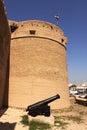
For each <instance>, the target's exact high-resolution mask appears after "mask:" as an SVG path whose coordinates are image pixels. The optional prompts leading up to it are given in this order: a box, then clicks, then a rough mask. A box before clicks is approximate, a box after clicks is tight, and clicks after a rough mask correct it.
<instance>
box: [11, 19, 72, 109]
mask: <svg viewBox="0 0 87 130" xmlns="http://www.w3.org/2000/svg"><path fill="white" fill-rule="evenodd" d="M25 23H26V22H24V24H23V23H22V22H21V23H20V24H19V23H18V29H17V30H16V31H15V32H14V33H12V40H11V55H10V59H11V61H10V87H9V106H13V107H20V108H26V107H27V106H28V105H29V104H32V103H35V102H37V101H40V100H43V99H45V98H48V97H51V96H53V95H55V94H57V93H59V94H60V96H61V99H59V100H56V101H54V102H53V103H51V108H52V109H58V108H66V107H69V106H70V102H69V93H68V74H67V60H66V47H65V46H66V41H67V39H66V38H65V37H64V35H63V32H62V31H61V29H59V28H57V27H55V25H53V28H54V27H55V28H56V29H57V33H56V31H55V29H54V30H53V31H52V30H50V29H49V28H48V29H47V28H46V27H44V30H43V29H42V27H41V25H43V24H44V25H45V24H46V23H45V22H42V24H41V22H40V24H41V25H39V22H38V21H34V23H33V26H34V25H36V24H37V23H38V26H40V28H39V27H38V26H37V27H36V26H34V27H32V26H31V23H32V22H31V21H30V22H29V21H28V23H27V24H28V25H26V24H25ZM21 24H22V25H21ZM47 25H48V24H47ZM20 26H21V28H22V29H20ZM45 26H46V25H45ZM49 26H50V24H49ZM30 30H36V33H35V34H30V33H29V32H30ZM54 32H55V33H56V35H55V34H54ZM51 33H52V34H51ZM23 34H24V35H23ZM57 34H58V36H57ZM61 39H64V41H63V42H62V40H61ZM14 97H15V98H14Z"/></svg>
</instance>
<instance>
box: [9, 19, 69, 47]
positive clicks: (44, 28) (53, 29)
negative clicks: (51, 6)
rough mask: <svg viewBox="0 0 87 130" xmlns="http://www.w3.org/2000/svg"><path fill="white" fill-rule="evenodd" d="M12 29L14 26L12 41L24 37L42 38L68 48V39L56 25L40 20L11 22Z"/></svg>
mask: <svg viewBox="0 0 87 130" xmlns="http://www.w3.org/2000/svg"><path fill="white" fill-rule="evenodd" d="M9 25H10V27H12V26H13V29H14V31H12V36H11V38H12V39H15V38H16V39H17V38H24V37H33V38H34V37H35V38H36V37H39V38H40V37H41V38H47V39H50V40H55V41H56V42H59V43H61V44H62V45H63V46H66V43H67V38H66V37H65V36H64V33H63V31H62V30H61V29H60V28H59V27H58V26H56V25H54V24H51V23H49V22H44V21H40V20H28V21H22V22H15V21H9Z"/></svg>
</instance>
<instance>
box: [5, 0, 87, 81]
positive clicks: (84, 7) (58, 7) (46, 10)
mask: <svg viewBox="0 0 87 130" xmlns="http://www.w3.org/2000/svg"><path fill="white" fill-rule="evenodd" d="M4 2H5V6H6V10H7V15H8V19H10V20H15V21H23V20H44V21H48V22H51V23H53V24H56V19H55V18H54V16H55V15H56V14H57V13H59V14H60V19H59V21H58V26H59V27H60V28H62V30H63V31H64V33H65V36H66V37H68V44H67V61H68V75H69V82H70V83H83V82H87V60H86V59H87V57H86V56H87V0H4Z"/></svg>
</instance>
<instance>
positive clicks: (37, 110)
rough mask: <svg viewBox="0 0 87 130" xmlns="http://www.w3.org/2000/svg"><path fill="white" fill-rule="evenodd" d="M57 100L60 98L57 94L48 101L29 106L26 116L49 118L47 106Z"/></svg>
mask: <svg viewBox="0 0 87 130" xmlns="http://www.w3.org/2000/svg"><path fill="white" fill-rule="evenodd" d="M58 98H60V95H58V94H57V95H55V96H53V97H50V98H48V99H45V100H42V101H40V102H37V103H35V104H32V105H29V106H28V107H27V109H26V111H28V114H29V115H31V116H37V115H45V116H50V106H48V104H49V103H50V102H53V101H54V100H56V99H58Z"/></svg>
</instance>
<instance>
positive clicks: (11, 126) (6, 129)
mask: <svg viewBox="0 0 87 130" xmlns="http://www.w3.org/2000/svg"><path fill="white" fill-rule="evenodd" d="M15 126H16V123H9V122H5V123H2V122H0V130H15Z"/></svg>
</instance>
